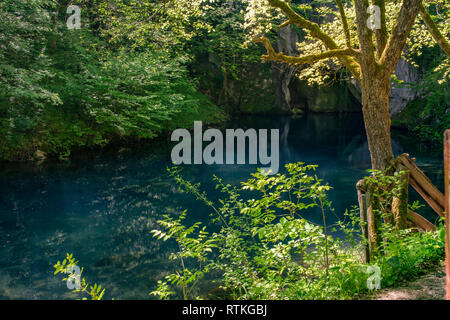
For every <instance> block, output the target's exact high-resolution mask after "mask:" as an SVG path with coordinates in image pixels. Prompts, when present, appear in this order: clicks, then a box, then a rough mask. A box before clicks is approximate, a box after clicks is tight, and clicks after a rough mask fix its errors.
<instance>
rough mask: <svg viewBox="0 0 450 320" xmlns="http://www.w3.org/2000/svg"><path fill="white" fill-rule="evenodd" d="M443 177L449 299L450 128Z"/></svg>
mask: <svg viewBox="0 0 450 320" xmlns="http://www.w3.org/2000/svg"><path fill="white" fill-rule="evenodd" d="M444 179H445V272H446V285H447V295H446V299H447V300H450V223H449V216H450V214H449V212H450V130H446V131H445V133H444Z"/></svg>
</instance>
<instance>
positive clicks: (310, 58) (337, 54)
mask: <svg viewBox="0 0 450 320" xmlns="http://www.w3.org/2000/svg"><path fill="white" fill-rule="evenodd" d="M253 42H260V43H262V44H263V45H264V47H265V48H266V50H267V54H266V55H263V56H262V58H263V59H264V60H268V61H281V62H286V63H289V64H297V65H302V64H309V63H314V62H317V61H320V60H324V59H328V58H342V57H344V56H357V54H358V53H357V52H356V51H355V50H352V49H351V48H345V49H332V50H328V51H325V52H321V53H316V54H308V55H304V56H299V57H294V56H288V55H285V54H283V53H281V52H276V51H275V49H274V48H273V46H272V44H271V43H270V40H269V39H268V38H266V37H260V38H256V39H254V40H253Z"/></svg>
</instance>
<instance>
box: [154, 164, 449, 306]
mask: <svg viewBox="0 0 450 320" xmlns="http://www.w3.org/2000/svg"><path fill="white" fill-rule="evenodd" d="M315 169H316V166H311V165H304V164H303V163H296V164H288V165H287V166H286V173H284V174H281V173H279V174H277V175H275V176H265V175H263V174H262V173H261V172H257V173H254V174H252V178H251V179H249V180H248V181H246V182H243V183H242V185H241V187H240V188H237V187H234V186H231V185H228V184H224V183H223V182H222V181H221V180H220V179H219V178H217V177H215V181H216V182H217V188H219V189H220V190H221V191H222V192H223V194H224V197H223V198H222V199H220V200H219V201H218V203H214V202H212V201H210V200H208V198H207V195H206V194H205V193H204V192H201V191H200V189H199V185H198V184H192V183H190V182H188V181H185V180H184V179H183V178H182V177H181V175H180V173H179V170H176V169H173V170H170V173H171V175H172V176H173V177H174V178H175V180H176V181H177V183H178V184H179V185H180V187H181V188H182V190H185V191H187V192H189V193H191V194H193V195H194V196H195V197H196V198H197V199H199V200H201V201H203V202H204V203H205V204H207V205H208V206H209V207H210V208H211V210H212V216H213V217H214V219H213V221H214V222H216V223H217V224H218V226H219V229H217V227H215V229H214V230H219V231H215V232H212V233H211V234H208V233H207V231H206V229H205V227H203V228H201V229H200V224H199V223H195V224H193V225H192V226H190V227H184V226H183V225H182V221H183V220H184V219H185V217H186V212H183V214H182V215H181V216H180V217H179V218H178V219H177V220H174V219H173V218H170V217H166V219H165V220H162V221H159V224H160V225H161V227H162V229H163V230H153V231H152V233H153V234H154V236H156V237H158V238H160V239H164V240H167V239H171V238H172V239H174V240H175V241H176V242H177V243H178V244H179V245H180V250H179V251H178V252H177V253H176V254H174V255H173V257H174V258H176V259H179V260H180V264H181V266H182V269H181V271H177V272H175V273H173V274H170V275H168V276H166V281H160V282H159V285H158V288H157V289H156V290H155V291H153V292H152V294H154V295H157V296H159V297H160V298H163V299H167V298H169V293H173V292H172V291H171V289H170V286H169V283H170V284H172V285H175V287H176V286H180V287H181V288H182V291H183V297H184V298H185V299H186V298H193V297H196V298H201V297H199V296H198V294H196V295H191V293H192V292H194V291H195V288H194V287H195V285H197V284H198V283H197V281H198V280H199V279H200V278H203V277H204V276H205V274H206V273H207V272H208V271H215V272H216V273H217V274H219V275H220V279H219V280H218V285H219V286H220V288H221V289H222V290H223V292H224V296H225V298H228V299H347V298H356V297H358V296H360V295H361V294H367V293H370V289H369V287H368V281H371V280H370V276H371V270H373V268H372V266H369V265H364V264H362V263H361V261H360V256H361V250H362V248H363V245H364V243H366V241H367V239H361V234H360V232H359V230H360V229H359V228H360V223H359V210H358V208H357V207H354V208H352V209H351V210H350V211H346V213H345V215H344V217H345V219H346V220H347V219H348V221H340V222H338V225H337V227H339V229H340V230H341V231H343V233H344V234H345V238H344V239H340V238H338V237H331V236H330V235H328V234H327V225H326V219H325V212H328V213H329V212H330V211H331V203H330V202H329V201H328V200H327V199H326V194H327V192H328V191H329V190H330V187H329V186H328V185H326V184H323V182H322V181H321V180H320V179H318V178H317V176H315V175H311V172H312V171H314V170H315ZM398 177H399V176H394V177H387V176H385V175H383V174H381V173H379V172H373V175H372V177H369V178H368V179H372V180H374V183H376V184H377V189H378V191H377V192H378V194H379V196H380V199H381V198H383V197H384V198H386V199H387V198H388V197H391V196H392V195H389V194H388V193H386V192H387V191H386V190H388V189H389V188H391V189H392V188H394V189H395V185H396V184H398V183H397V182H396V181H397V180H398ZM415 206H417V204H415ZM312 208H316V209H319V210H320V211H321V212H322V214H323V221H324V223H323V225H317V224H314V223H311V222H309V221H308V220H307V219H305V218H304V217H303V215H304V214H307V213H308V212H310V209H312ZM333 229H334V231H336V228H333ZM382 237H383V239H384V240H383V244H382V245H383V247H384V250H383V252H384V254H383V255H380V256H379V257H378V258H377V259H376V260H375V261H373V263H374V264H375V267H379V268H380V270H381V284H382V286H391V285H396V284H398V283H400V281H401V280H403V279H405V278H407V277H412V276H416V275H418V274H419V273H420V272H423V270H424V269H425V268H426V267H427V266H429V265H430V264H432V263H435V262H436V261H438V260H439V259H440V258H442V254H443V244H444V242H443V240H442V237H440V236H439V232H436V233H423V234H421V233H417V232H415V231H414V230H412V229H407V230H401V231H398V230H396V229H395V228H393V227H392V226H391V225H389V224H386V226H385V227H384V228H383V234H382ZM188 262H191V264H190V265H191V266H194V265H196V268H197V269H191V268H190V269H187V268H186V264H187V263H188ZM192 262H195V264H192ZM185 270H187V271H185Z"/></svg>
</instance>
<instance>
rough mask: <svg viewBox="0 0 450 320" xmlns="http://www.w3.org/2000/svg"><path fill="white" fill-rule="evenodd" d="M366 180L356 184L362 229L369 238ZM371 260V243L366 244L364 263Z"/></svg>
mask: <svg viewBox="0 0 450 320" xmlns="http://www.w3.org/2000/svg"><path fill="white" fill-rule="evenodd" d="M364 185H365V181H364V180H360V181H358V183H357V184H356V190H358V203H359V215H360V218H361V231H362V235H363V237H364V239H366V240H369V231H368V229H367V200H366V192H365V187H364ZM369 262H370V252H369V243H368V242H367V243H365V244H364V252H363V263H369Z"/></svg>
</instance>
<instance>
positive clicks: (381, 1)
mask: <svg viewBox="0 0 450 320" xmlns="http://www.w3.org/2000/svg"><path fill="white" fill-rule="evenodd" d="M373 4H374V5H376V6H378V7H379V8H380V27H381V28H380V29H376V30H375V40H376V43H377V58H378V59H380V58H381V55H382V53H383V51H384V48H385V47H386V42H387V37H388V33H387V30H386V6H385V0H374V1H373Z"/></svg>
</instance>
